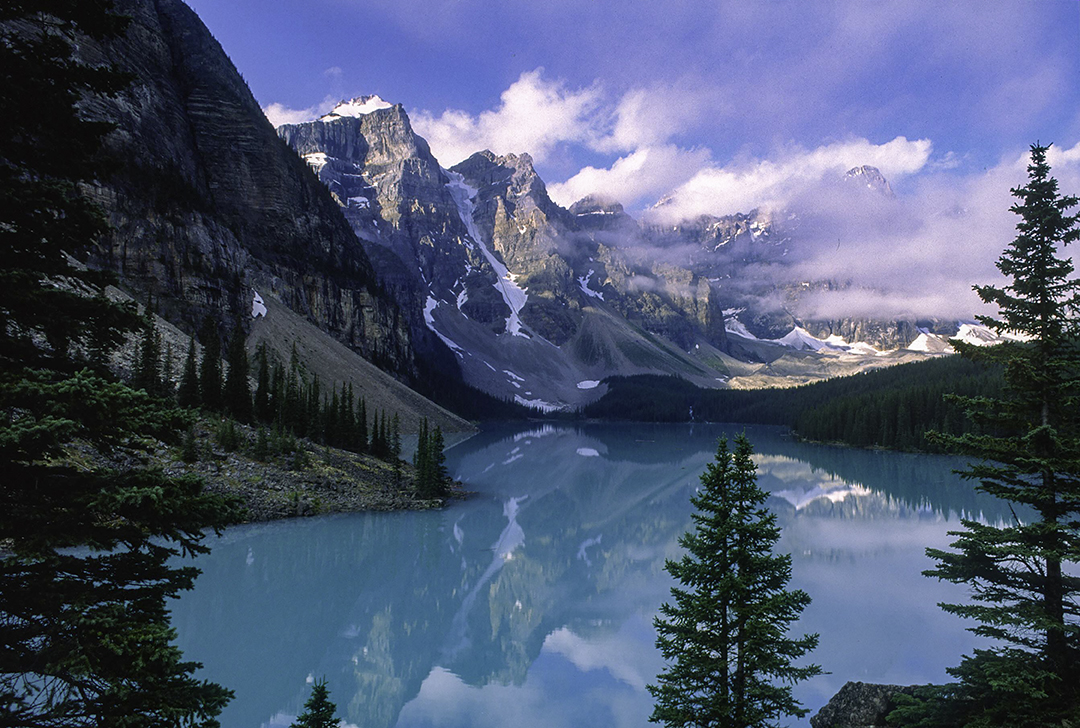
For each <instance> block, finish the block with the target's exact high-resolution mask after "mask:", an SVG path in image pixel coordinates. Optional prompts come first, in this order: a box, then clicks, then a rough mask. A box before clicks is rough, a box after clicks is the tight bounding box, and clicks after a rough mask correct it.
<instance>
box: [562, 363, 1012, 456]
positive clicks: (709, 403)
mask: <svg viewBox="0 0 1080 728" xmlns="http://www.w3.org/2000/svg"><path fill="white" fill-rule="evenodd" d="M605 383H606V384H608V386H609V390H608V393H607V394H606V395H604V396H603V397H602V398H601V399H599V400H598V401H596V402H594V403H593V404H590V405H588V406H587V407H586V408H585V409H584V412H583V413H584V415H585V416H587V417H594V418H598V419H628V420H639V421H651V422H687V421H690V413H691V410H692V412H693V420H695V421H706V422H741V423H746V424H769V425H786V426H788V427H791V428H792V429H794V430H795V432H796V433H798V434H799V435H800V436H802V437H805V438H806V439H808V440H816V441H819V442H842V443H845V444H848V445H856V446H861V447H891V448H898V449H905V450H924V451H930V452H940V451H941V447H940V445H938V444H935V443H932V442H928V441H927V440H926V439H925V433H926V432H929V431H931V430H938V431H944V432H950V433H955V434H962V433H964V432H970V431H973V430H974V429H975V425H974V424H973V423H972V422H970V421H969V420H967V419H965V418H964V417H963V416H962V414H961V413H960V412H958V411H957V409H956V408H955V407H954V406H952V405H950V404H949V403H948V402H947V401H946V398H945V397H946V395H947V394H962V395H967V396H994V395H995V394H997V393H1000V391H1001V368H1000V367H998V366H995V365H993V364H982V363H977V362H971V361H969V360H966V359H963V358H961V357H957V356H950V357H942V358H940V359H930V360H927V361H923V362H916V363H912V364H901V365H898V366H895V367H889V368H886V369H877V370H874V371H871V372H866V373H862V374H855V375H853V376H850V377H837V378H835V379H830V380H827V381H823V382H815V383H813V384H808V385H804V386H801V387H793V388H791V389H761V390H730V389H726V390H706V389H700V388H698V387H695V386H694V385H692V384H690V383H689V382H687V381H685V380H682V379H678V378H676V377H662V376H656V375H642V376H635V377H612V378H610V379H607V380H605Z"/></svg>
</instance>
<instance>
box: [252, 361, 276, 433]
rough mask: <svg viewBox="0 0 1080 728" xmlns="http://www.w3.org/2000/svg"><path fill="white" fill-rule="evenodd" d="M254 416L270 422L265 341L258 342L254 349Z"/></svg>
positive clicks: (268, 373)
mask: <svg viewBox="0 0 1080 728" xmlns="http://www.w3.org/2000/svg"><path fill="white" fill-rule="evenodd" d="M255 368H256V375H255V377H256V379H255V401H254V403H253V404H254V410H255V418H256V419H257V420H258V421H259V422H272V421H273V419H274V414H273V409H272V408H271V406H270V355H269V353H268V352H267V350H266V342H260V343H259V346H258V348H257V349H256V350H255Z"/></svg>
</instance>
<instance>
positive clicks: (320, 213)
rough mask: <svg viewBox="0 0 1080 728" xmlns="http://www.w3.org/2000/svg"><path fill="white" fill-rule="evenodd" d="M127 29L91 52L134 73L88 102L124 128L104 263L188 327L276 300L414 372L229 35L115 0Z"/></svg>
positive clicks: (150, 0) (390, 317)
mask: <svg viewBox="0 0 1080 728" xmlns="http://www.w3.org/2000/svg"><path fill="white" fill-rule="evenodd" d="M116 5H117V9H118V10H119V11H120V12H121V13H124V14H126V15H129V16H131V17H132V23H131V25H130V26H129V29H128V32H127V34H126V35H125V36H124V38H122V39H121V40H118V41H116V42H113V43H110V44H108V45H106V46H103V47H97V46H93V45H89V44H86V45H84V47H83V48H82V49H81V52H82V53H83V54H84V55H85V56H87V57H88V58H91V59H99V60H103V61H109V62H111V63H113V64H114V65H116V66H117V67H118V68H120V69H121V70H123V71H127V72H129V73H131V75H132V77H133V82H132V83H131V85H130V86H129V87H128V88H127V89H125V90H124V91H123V92H121V93H120V94H119V95H118V96H117V97H115V98H112V99H99V100H95V101H93V102H92V103H88V104H87V106H86V112H87V114H88V115H90V116H93V117H95V118H99V119H103V120H107V121H110V122H112V123H114V124H115V125H116V127H117V128H116V131H115V132H113V134H112V135H111V136H110V138H109V142H108V152H109V154H110V155H111V156H112V157H113V158H114V159H116V160H117V162H118V163H117V164H116V165H115V170H114V172H113V173H112V174H111V175H109V176H107V177H105V178H103V179H101V180H100V184H99V185H98V186H96V187H95V188H94V189H92V190H90V191H89V193H90V194H92V195H93V196H94V197H96V198H97V199H98V200H99V201H100V202H101V203H102V204H103V206H104V207H105V210H106V211H107V214H108V216H109V219H110V222H111V223H112V225H113V232H112V233H111V234H110V235H109V237H108V238H107V239H105V240H103V241H101V243H100V245H99V246H97V247H95V248H94V249H92V250H87V251H84V254H85V255H87V256H88V258H89V261H90V263H91V264H92V265H96V266H100V267H104V268H108V269H111V270H114V271H116V272H117V273H118V274H119V275H120V277H121V281H122V283H123V284H124V285H125V286H126V287H127V288H129V289H131V290H133V291H135V292H137V293H139V294H145V293H146V292H150V293H153V294H154V296H155V299H156V300H157V301H159V302H160V305H161V306H162V309H163V311H164V312H165V313H166V315H167V316H168V317H169V318H171V319H173V320H176V321H179V322H182V323H185V324H186V326H187V327H188V328H189V330H190V329H194V328H195V327H196V326H197V322H198V321H199V320H201V318H202V317H203V316H204V315H206V314H212V315H215V316H217V317H218V318H220V319H221V320H222V322H223V328H226V327H228V326H230V325H231V323H232V321H233V320H235V319H236V318H237V317H241V316H244V315H250V311H251V301H252V298H253V295H254V291H255V290H258V291H259V292H261V293H262V295H263V296H267V295H270V296H273V297H276V298H278V299H279V300H281V301H282V302H283V303H285V304H286V305H287V306H288V307H289V308H291V309H293V310H294V311H296V312H298V313H300V314H302V315H303V316H305V317H306V318H308V319H309V320H310V321H311V322H312V323H314V324H316V325H317V326H319V327H320V328H322V329H323V330H325V331H328V332H330V333H331V334H332V335H333V336H334V337H335V338H336V339H338V340H339V341H341V342H343V343H345V344H347V345H348V346H350V347H351V348H353V349H354V350H356V351H358V352H360V353H362V354H363V355H364V356H365V357H366V358H368V359H370V360H374V361H377V362H380V363H381V364H383V365H385V366H387V367H388V368H391V369H393V370H395V371H398V372H399V373H402V374H408V373H409V372H411V371H412V370H413V369H414V367H415V362H414V358H413V352H412V348H411V344H410V339H409V331H408V328H407V326H405V325H404V323H405V322H404V320H403V319H402V317H401V314H400V311H399V309H398V307H397V306H396V305H395V304H394V302H393V301H392V300H391V299H390V297H389V296H387V295H386V294H385V293H384V292H383V291H382V289H381V288H380V285H379V283H378V282H377V280H376V278H375V274H374V270H373V268H372V266H371V263H370V261H369V259H368V257H367V255H366V254H365V253H364V250H363V248H362V247H361V245H360V243H359V242H358V241H357V239H356V237H355V235H354V234H353V233H352V231H351V230H350V228H349V225H348V223H347V222H346V221H345V219H344V218H343V216H342V215H341V211H340V209H339V207H338V205H337V204H336V203H335V201H334V199H333V197H332V195H331V194H330V192H329V191H328V190H327V189H326V188H325V187H324V186H322V185H320V184H319V182H318V180H317V179H316V178H315V176H314V175H312V174H311V173H310V171H309V170H308V169H307V167H306V165H305V164H304V163H303V161H302V160H300V159H299V158H298V157H297V156H296V155H295V154H294V153H293V152H292V151H291V150H290V149H289V148H288V147H287V146H286V145H285V144H283V143H282V142H281V141H280V140H279V139H278V138H277V136H276V134H275V132H274V129H273V128H272V127H271V125H270V124H269V122H268V121H267V120H266V118H265V117H264V115H263V113H262V111H261V109H260V108H259V105H258V103H257V102H256V101H255V99H254V98H253V97H252V95H251V93H250V91H249V90H248V89H247V86H246V85H245V83H244V81H243V79H242V78H241V77H240V75H239V73H237V71H236V69H235V68H234V67H233V65H232V63H231V62H230V61H229V59H228V57H227V56H226V55H225V53H224V51H223V50H222V49H221V47H220V45H218V43H217V41H215V40H214V38H213V37H212V36H211V34H210V33H209V31H208V30H207V29H206V27H205V26H204V25H203V24H202V22H201V21H200V20H199V19H198V17H197V16H196V15H195V14H194V13H193V12H192V11H191V10H190V9H189V8H188V7H187V6H185V5H184V4H183V3H182V2H180V0H117V3H116Z"/></svg>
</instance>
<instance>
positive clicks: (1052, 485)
mask: <svg viewBox="0 0 1080 728" xmlns="http://www.w3.org/2000/svg"><path fill="white" fill-rule="evenodd" d="M1047 151H1048V147H1044V146H1040V145H1038V144H1036V145H1033V146H1032V147H1031V162H1030V164H1029V166H1028V182H1027V184H1026V185H1024V186H1023V187H1019V188H1016V189H1014V190H1012V194H1013V196H1014V197H1016V198H1017V199H1018V200H1019V201H1018V202H1017V203H1016V204H1014V205H1013V206H1012V207H1011V208H1010V210H1011V211H1012V212H1014V213H1016V214H1017V215H1019V216H1020V221H1019V222H1018V223H1017V225H1016V229H1017V236H1016V238H1015V239H1014V240H1013V242H1012V243H1011V244H1010V245H1009V246H1008V247H1007V248H1006V249H1005V251H1004V252H1003V253H1002V255H1001V257H1000V259H999V260H998V263H997V267H998V269H999V270H1000V271H1001V272H1002V273H1003V274H1004V275H1005V277H1006V278H1007V279H1008V281H1009V282H1008V283H1007V284H1006V285H1004V286H1002V287H996V286H976V287H975V290H976V291H977V292H978V294H979V296H980V298H982V300H983V301H985V302H987V303H991V304H995V305H996V306H997V307H998V311H999V313H998V316H997V317H994V316H982V317H980V321H981V322H982V323H984V324H985V325H986V326H988V327H990V328H991V329H993V330H994V331H996V332H998V333H999V334H1010V335H1013V336H1016V337H1019V338H1020V339H1021V340H1020V341H1013V342H1007V343H1004V344H1000V345H998V346H994V347H986V348H983V349H978V348H975V347H970V346H963V345H960V346H959V348H960V350H961V353H962V354H963V355H964V356H965V357H970V358H973V359H977V360H984V361H992V362H999V363H1001V364H1002V365H1004V371H1005V392H1006V393H1005V396H1003V397H1001V398H988V397H979V398H957V400H958V401H959V402H960V403H961V404H963V405H964V406H965V408H966V409H967V411H968V413H969V414H970V415H971V416H972V417H974V418H975V419H976V421H977V422H980V423H982V424H983V426H984V431H983V432H982V433H981V434H979V433H969V434H965V435H962V436H947V435H941V434H939V435H937V436H936V439H937V441H939V442H943V443H944V444H946V445H948V446H949V447H950V448H951V449H953V450H954V451H957V452H960V453H963V454H967V455H970V456H973V457H975V458H977V459H978V460H979V461H980V462H978V463H977V464H973V465H971V466H969V468H968V469H967V470H966V471H964V473H963V475H964V477H966V478H968V479H970V480H975V481H977V483H978V485H976V488H977V489H978V490H981V491H983V492H985V493H989V494H990V495H993V496H996V497H998V498H1001V499H1004V500H1006V501H1009V502H1010V503H1014V504H1020V505H1024V506H1028V507H1030V508H1031V509H1033V510H1034V513H1035V514H1036V516H1035V518H1034V519H1033V520H1032V519H1024V518H1022V517H1019V516H1017V517H1014V519H1013V520H1012V522H1010V523H1007V524H1001V525H997V524H985V523H980V522H977V521H973V520H964V521H963V522H962V524H963V528H964V530H962V531H956V532H951V533H952V535H954V536H956V537H957V540H956V541H955V542H954V543H953V544H952V547H953V549H955V550H953V551H944V550H937V549H928V551H927V553H928V554H929V555H930V556H931V557H932V558H934V559H935V560H936V561H937V562H938V564H937V566H936V567H935V568H934V569H932V570H929V571H927V572H926V574H927V575H928V576H932V577H936V578H938V579H942V580H946V581H951V582H955V583H960V584H966V585H967V586H968V587H969V588H970V590H971V596H972V598H973V600H974V602H973V603H970V604H945V605H942V606H943V608H944V609H945V610H946V611H948V612H951V613H953V614H957V615H960V616H962V617H965V618H969V619H973V620H976V621H977V622H979V624H978V626H976V627H973V628H971V631H972V632H975V633H976V634H979V635H983V636H986V637H990V638H993V639H994V640H996V641H997V642H998V643H999V645H1001V646H997V647H991V648H987V649H981V650H975V651H974V654H973V655H970V656H966V657H965V658H964V660H963V662H962V663H961V665H960V666H959V667H957V668H954V669H952V670H950V673H951V674H952V675H953V676H954V677H956V678H958V680H959V683H958V684H956V685H952V686H949V687H948V688H947V689H946V691H945V693H946V694H947V695H948V696H949V698H950V699H949V700H948V701H946V702H948V703H949V705H948V710H950V711H952V713H953V715H954V717H955V716H956V715H962V716H963V717H962V718H960V719H957V720H956V721H955V722H957V723H958V724H967V723H970V724H979V725H983V724H998V725H1006V724H1014V725H1021V724H1023V725H1057V726H1061V725H1063V724H1065V723H1067V722H1069V721H1073V722H1076V721H1077V720H1080V605H1078V599H1080V579H1078V578H1077V573H1078V572H1077V568H1076V564H1077V562H1078V561H1080V418H1078V415H1077V413H1078V412H1080V338H1078V337H1080V328H1078V327H1080V321H1078V318H1077V314H1078V312H1080V311H1078V309H1080V281H1078V280H1077V279H1076V278H1074V277H1073V265H1072V261H1071V260H1070V259H1069V258H1068V257H1065V256H1064V255H1063V254H1062V253H1061V249H1062V248H1063V247H1064V246H1066V245H1068V244H1069V243H1072V242H1075V241H1076V240H1077V239H1078V238H1080V226H1078V215H1076V214H1072V215H1070V214H1067V213H1068V211H1069V210H1070V209H1071V208H1073V207H1075V206H1076V205H1077V202H1078V201H1077V198H1076V197H1074V196H1071V195H1070V196H1062V195H1061V194H1060V193H1059V192H1058V183H1057V180H1055V179H1054V178H1053V177H1052V176H1050V166H1049V164H1048V163H1047V160H1046V155H1047Z"/></svg>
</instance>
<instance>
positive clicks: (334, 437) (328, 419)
mask: <svg viewBox="0 0 1080 728" xmlns="http://www.w3.org/2000/svg"><path fill="white" fill-rule="evenodd" d="M323 428H324V429H325V432H326V442H327V444H329V445H333V446H334V447H341V431H340V428H341V397H339V396H338V390H337V385H336V384H335V385H334V391H333V393H332V394H331V395H330V401H329V402H327V403H326V415H325V416H324V420H323Z"/></svg>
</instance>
